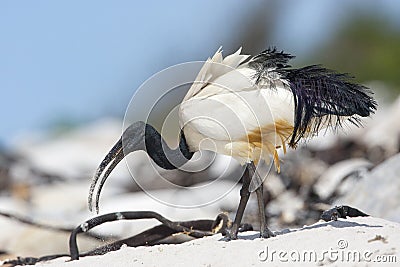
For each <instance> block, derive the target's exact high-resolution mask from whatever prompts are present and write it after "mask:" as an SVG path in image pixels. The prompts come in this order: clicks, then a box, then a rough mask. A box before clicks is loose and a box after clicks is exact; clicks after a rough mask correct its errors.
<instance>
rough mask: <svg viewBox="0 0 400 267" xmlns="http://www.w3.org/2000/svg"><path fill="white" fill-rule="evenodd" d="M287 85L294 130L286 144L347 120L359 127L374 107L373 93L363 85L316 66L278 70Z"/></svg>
mask: <svg viewBox="0 0 400 267" xmlns="http://www.w3.org/2000/svg"><path fill="white" fill-rule="evenodd" d="M279 73H280V74H281V75H282V76H283V77H282V78H284V79H287V80H288V81H289V83H290V89H291V91H292V93H293V96H294V103H295V118H294V122H295V124H294V130H293V134H292V138H291V140H290V143H289V145H290V146H292V147H295V146H296V144H297V143H298V141H299V140H300V139H301V138H302V137H304V136H305V135H309V134H311V135H312V134H316V133H317V132H318V131H319V130H320V128H321V126H322V124H325V125H327V126H328V127H332V128H337V127H338V126H341V125H342V122H343V121H344V120H346V119H348V120H349V121H350V122H351V123H353V124H355V125H357V126H359V125H360V117H367V116H369V115H370V114H371V113H374V111H375V110H376V107H377V103H376V101H375V100H374V99H373V98H372V96H371V95H372V92H371V91H370V90H369V89H368V88H367V87H365V86H362V85H359V84H356V83H353V82H351V78H352V77H350V76H349V75H347V74H342V73H337V72H335V71H332V70H329V69H326V68H323V67H321V66H319V65H312V66H307V67H304V68H300V69H285V70H280V71H279Z"/></svg>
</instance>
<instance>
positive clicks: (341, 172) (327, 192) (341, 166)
mask: <svg viewBox="0 0 400 267" xmlns="http://www.w3.org/2000/svg"><path fill="white" fill-rule="evenodd" d="M371 166H372V163H370V162H369V161H368V160H366V159H362V158H354V159H348V160H343V161H340V162H338V163H336V164H334V165H332V166H330V167H329V168H328V170H327V171H326V172H325V173H324V174H322V175H321V177H320V178H319V179H318V181H317V183H316V184H315V185H314V191H315V193H316V194H317V195H318V196H319V197H320V198H321V199H327V198H329V197H330V196H332V195H333V193H334V192H335V191H336V190H337V188H338V186H339V185H340V183H341V182H342V180H343V179H344V178H346V177H347V176H349V175H350V174H353V173H356V172H359V171H362V170H366V169H367V168H369V167H371Z"/></svg>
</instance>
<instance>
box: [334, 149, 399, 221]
mask: <svg viewBox="0 0 400 267" xmlns="http://www.w3.org/2000/svg"><path fill="white" fill-rule="evenodd" d="M399 174H400V154H397V155H395V156H393V157H391V158H389V159H387V160H386V161H384V162H383V163H381V164H380V165H378V166H377V167H375V168H374V169H373V170H372V171H370V172H369V173H366V174H365V176H364V177H363V178H362V179H360V180H359V182H358V183H356V184H355V186H354V187H353V189H352V190H351V191H350V192H348V193H347V194H346V195H345V196H343V197H341V198H339V199H337V200H336V201H335V202H336V204H337V205H350V206H354V207H356V208H358V209H360V210H362V211H363V212H365V213H367V214H371V215H373V216H379V217H382V218H385V219H388V220H392V221H397V222H400V179H399Z"/></svg>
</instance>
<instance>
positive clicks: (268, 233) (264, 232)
mask: <svg viewBox="0 0 400 267" xmlns="http://www.w3.org/2000/svg"><path fill="white" fill-rule="evenodd" d="M274 236H275V234H274V233H273V232H272V231H271V230H269V229H268V227H265V228H264V229H263V230H260V237H261V238H270V237H274Z"/></svg>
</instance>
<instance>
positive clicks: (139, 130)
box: [88, 121, 193, 212]
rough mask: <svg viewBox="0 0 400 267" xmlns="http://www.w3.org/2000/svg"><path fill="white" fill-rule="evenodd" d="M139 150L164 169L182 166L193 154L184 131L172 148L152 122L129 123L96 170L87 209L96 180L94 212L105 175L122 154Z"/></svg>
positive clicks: (108, 173)
mask: <svg viewBox="0 0 400 267" xmlns="http://www.w3.org/2000/svg"><path fill="white" fill-rule="evenodd" d="M138 150H144V151H146V152H147V154H148V155H149V156H150V158H151V159H152V160H153V161H154V162H155V163H156V164H157V165H158V166H160V167H161V168H163V169H166V170H172V169H176V168H178V167H181V166H182V165H183V164H185V163H186V162H187V161H188V160H190V159H191V158H192V156H193V152H190V150H189V148H188V146H187V144H186V139H185V136H184V134H183V131H181V136H180V142H179V147H178V148H176V149H171V148H170V147H169V146H168V145H167V144H166V142H165V141H164V139H163V138H162V137H161V135H160V134H159V133H158V132H157V130H156V129H154V127H152V126H151V125H149V124H146V123H144V122H142V121H138V122H135V123H133V124H131V125H130V126H129V127H128V128H127V129H126V130H125V131H124V133H123V134H122V136H121V138H120V139H119V140H118V141H117V143H116V144H115V145H114V146H113V148H112V149H111V150H110V152H108V154H107V155H106V156H105V158H104V159H103V161H102V162H101V164H100V166H99V167H98V168H97V170H96V173H95V175H94V177H93V180H92V184H91V185H90V191H89V198H88V204H89V210H90V211H92V208H93V206H92V205H93V193H94V191H95V188H96V185H97V184H99V185H98V189H97V192H96V196H95V207H96V212H98V211H99V198H100V193H101V190H102V188H103V185H104V183H105V181H106V180H107V178H108V176H109V175H110V173H111V172H112V171H113V170H114V168H115V167H116V166H117V165H118V163H119V162H121V161H122V159H123V158H124V157H126V156H127V155H128V154H129V153H131V152H135V151H138ZM102 175H103V176H102ZM101 176H102V177H101ZM100 177H101V179H100ZM99 179H100V182H99Z"/></svg>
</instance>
